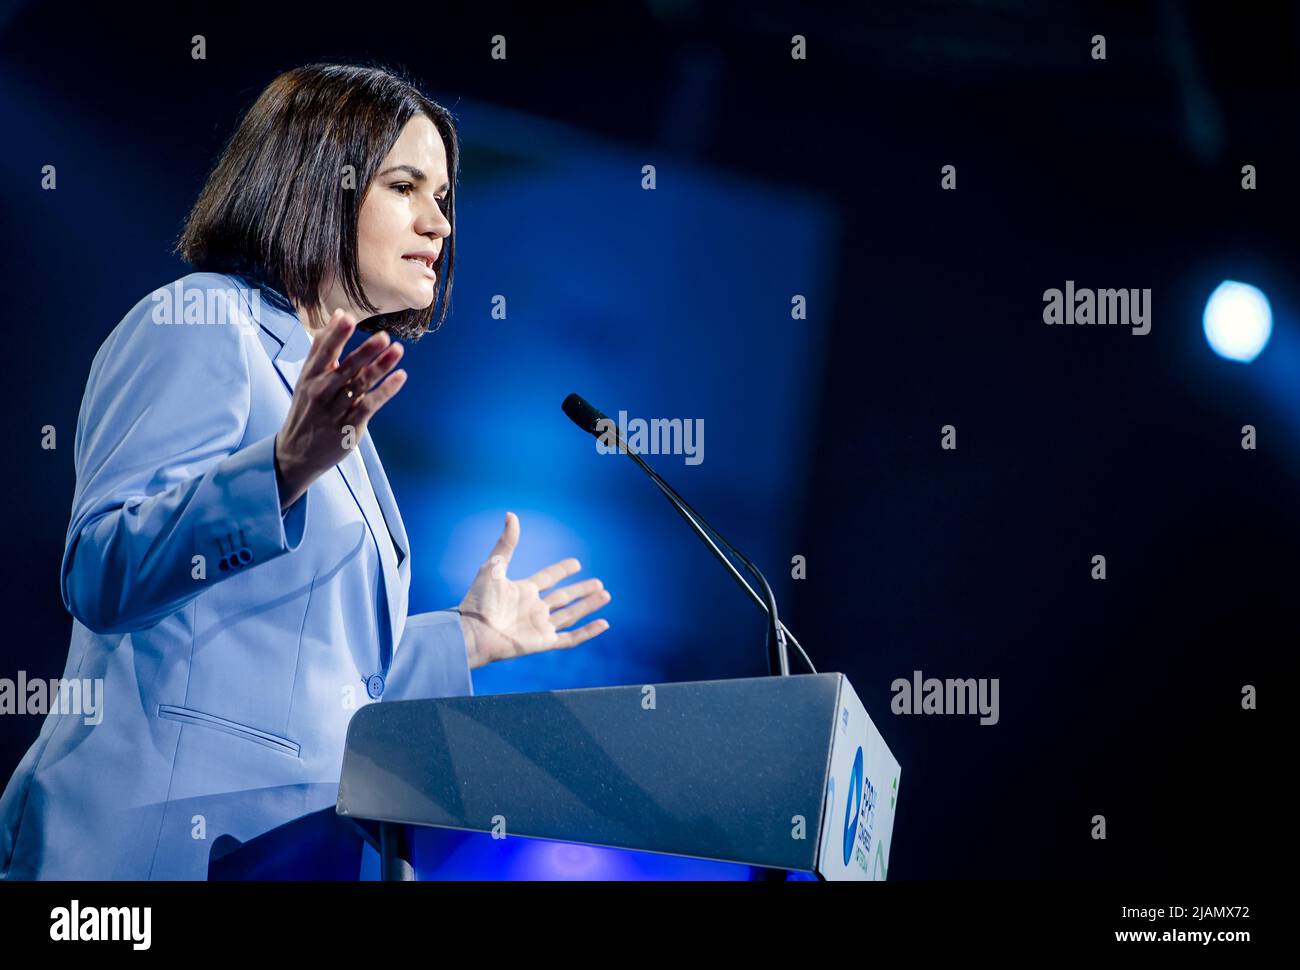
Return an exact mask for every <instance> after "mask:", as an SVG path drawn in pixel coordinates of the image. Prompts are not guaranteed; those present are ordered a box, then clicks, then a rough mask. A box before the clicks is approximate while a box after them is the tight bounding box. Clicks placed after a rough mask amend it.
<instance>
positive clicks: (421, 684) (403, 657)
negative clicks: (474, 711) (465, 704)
mask: <svg viewBox="0 0 1300 970" xmlns="http://www.w3.org/2000/svg"><path fill="white" fill-rule="evenodd" d="M473 695H474V682H473V680H472V679H471V678H470V673H469V657H468V655H467V654H466V652H465V636H464V634H463V633H462V632H461V627H460V614H459V613H456V612H455V611H454V610H440V611H438V612H437V613H415V614H413V615H411V616H408V617H407V618H406V628H405V629H404V630H403V631H402V640H401V643H399V644H398V646H397V652H396V653H395V654H394V655H393V663H392V665H391V666H390V667H389V669H388V677H387V680H386V683H385V687H384V694H383V698H382V699H383V700H385V701H409V700H419V699H421V698H427V697H472V696H473Z"/></svg>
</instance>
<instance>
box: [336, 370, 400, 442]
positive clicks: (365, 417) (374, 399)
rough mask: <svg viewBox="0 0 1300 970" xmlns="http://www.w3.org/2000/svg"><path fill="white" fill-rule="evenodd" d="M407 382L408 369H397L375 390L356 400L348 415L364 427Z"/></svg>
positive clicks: (351, 419)
mask: <svg viewBox="0 0 1300 970" xmlns="http://www.w3.org/2000/svg"><path fill="white" fill-rule="evenodd" d="M405 383H406V371H404V370H395V371H393V372H392V373H391V374H389V375H388V377H387V378H386V379H385V380H384V382H383V383H382V384H380V385H379V386H378V387H376V388H375V389H374V390H373V391H367V392H366V393H365V394H362V395H361V396H360V397H358V398H356V399H355V400H354V403H353V405H352V408H351V410H350V412H349V413H348V415H347V417H348V418H349V420H350V421H352V423H355V424H356V425H357V426H358V427H359V428H361V429H364V428H365V426H366V422H368V421H369V420H370V419H371V418H372V417H374V414H375V412H376V411H378V410H379V409H380V408H382V407H383V406H384V405H385V404H387V403H388V402H389V401H390V400H391V399H392V397H393V395H394V394H396V393H397V392H398V391H400V390H401V389H402V385H403V384H405Z"/></svg>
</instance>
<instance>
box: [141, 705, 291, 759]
mask: <svg viewBox="0 0 1300 970" xmlns="http://www.w3.org/2000/svg"><path fill="white" fill-rule="evenodd" d="M158 716H159V717H160V718H163V719H164V720H168V721H179V722H181V723H182V724H195V725H198V726H199V727H207V728H212V729H214V730H217V731H225V732H226V733H227V734H233V735H235V736H236V737H239V738H245V739H247V740H249V741H256V742H257V743H258V744H264V745H266V746H267V747H268V748H274V749H275V750H276V751H279V752H281V753H283V754H287V755H289V756H290V757H293V758H296V757H298V753H299V752H300V751H301V750H302V747H301V746H300V745H299V744H298V743H297V742H294V741H290V740H289V739H288V738H282V737H280V736H279V735H278V734H269V733H267V732H266V731H259V730H258V729H257V728H255V727H249V726H248V725H247V724H240V723H239V722H238V721H230V720H227V719H226V718H224V717H217V716H216V715H215V714H209V713H207V712H206V711H196V710H195V709H194V708H192V707H177V706H176V705H175V704H159V705H158Z"/></svg>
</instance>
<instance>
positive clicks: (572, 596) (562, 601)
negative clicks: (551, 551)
mask: <svg viewBox="0 0 1300 970" xmlns="http://www.w3.org/2000/svg"><path fill="white" fill-rule="evenodd" d="M539 588H541V587H539ZM604 588H605V586H604V584H603V583H601V581H600V580H599V579H584V580H583V581H582V582H580V583H570V584H569V585H568V586H561V587H560V588H559V589H557V590H556V591H555V592H554V593H550V594H548V595H546V596H543V597H542V602H543V603H545V604H546V605H547V606H548V607H549V608H550V609H552V610H558V609H559V608H560V607H561V606H568V605H569V604H570V603H572V602H573V601H574V600H576V599H580V598H581V597H583V596H587V595H588V594H590V593H596V592H599V591H600V590H602V589H604Z"/></svg>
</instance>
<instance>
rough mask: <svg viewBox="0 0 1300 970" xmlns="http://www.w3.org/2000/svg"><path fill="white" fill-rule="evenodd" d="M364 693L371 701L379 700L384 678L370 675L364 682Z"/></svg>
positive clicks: (382, 691)
mask: <svg viewBox="0 0 1300 970" xmlns="http://www.w3.org/2000/svg"><path fill="white" fill-rule="evenodd" d="M366 693H367V694H369V695H370V698H371V700H376V701H377V700H379V698H380V697H381V696H382V695H383V693H384V678H383V677H381V676H379V674H371V675H370V677H369V678H368V679H367V680H366Z"/></svg>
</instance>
